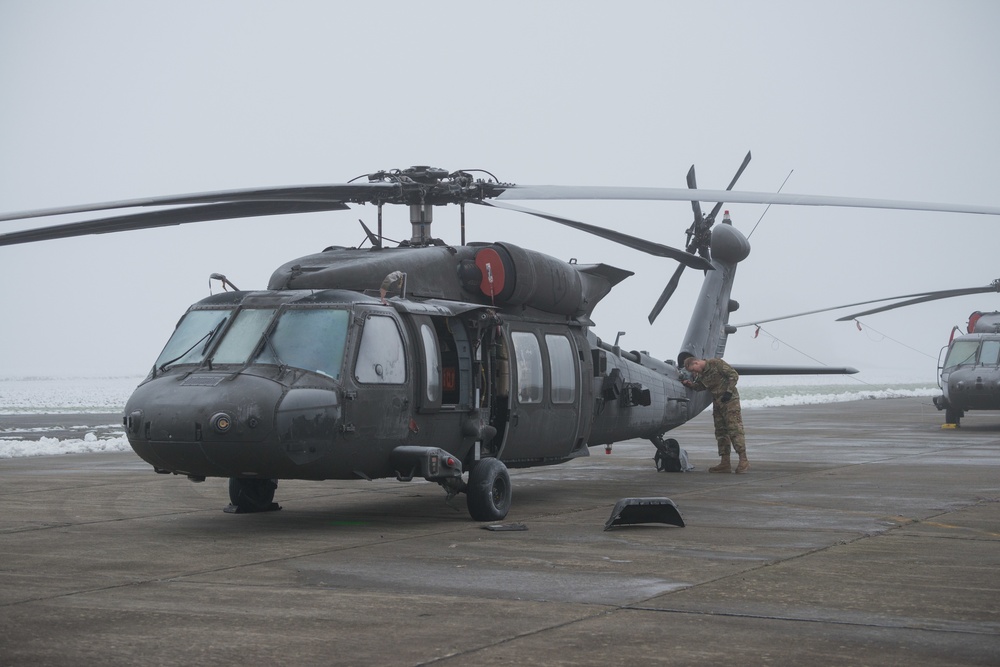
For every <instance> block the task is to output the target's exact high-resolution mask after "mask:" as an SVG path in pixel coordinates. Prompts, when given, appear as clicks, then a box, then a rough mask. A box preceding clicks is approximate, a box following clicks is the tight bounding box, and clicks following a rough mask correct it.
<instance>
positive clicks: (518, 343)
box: [510, 331, 543, 403]
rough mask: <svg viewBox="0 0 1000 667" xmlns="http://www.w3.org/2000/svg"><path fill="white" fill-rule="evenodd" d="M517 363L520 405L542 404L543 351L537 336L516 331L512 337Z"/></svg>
mask: <svg viewBox="0 0 1000 667" xmlns="http://www.w3.org/2000/svg"><path fill="white" fill-rule="evenodd" d="M510 338H511V341H512V342H513V343H514V359H515V361H516V362H517V400H518V402H520V403H541V402H542V382H543V380H542V351H541V349H540V348H539V347H538V339H537V338H535V334H532V333H527V332H524V331H516V332H514V333H512V334H511V335H510Z"/></svg>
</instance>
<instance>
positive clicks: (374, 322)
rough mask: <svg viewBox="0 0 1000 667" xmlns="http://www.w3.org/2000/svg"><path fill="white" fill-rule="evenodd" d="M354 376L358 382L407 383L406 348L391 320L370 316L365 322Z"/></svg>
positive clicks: (397, 328)
mask: <svg viewBox="0 0 1000 667" xmlns="http://www.w3.org/2000/svg"><path fill="white" fill-rule="evenodd" d="M354 376H355V378H356V379H357V381H358V382H367V383H373V384H402V383H404V382H406V348H405V347H404V345H403V337H402V335H401V334H400V333H399V326H398V325H397V324H396V321H395V320H394V319H392V318H391V317H386V316H384V315H369V316H368V317H367V318H366V319H365V327H364V329H363V330H362V332H361V343H360V344H359V345H358V361H357V363H356V364H355V366H354Z"/></svg>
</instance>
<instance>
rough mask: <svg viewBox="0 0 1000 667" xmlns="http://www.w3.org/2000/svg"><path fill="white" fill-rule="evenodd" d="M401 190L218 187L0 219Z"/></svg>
mask: <svg viewBox="0 0 1000 667" xmlns="http://www.w3.org/2000/svg"><path fill="white" fill-rule="evenodd" d="M399 190H400V186H399V184H397V183H339V184H333V185H295V186H281V187H268V188H248V189H242V190H219V191H216V192H198V193H194V194H187V195H168V196H164V197H145V198H141V199H125V200H121V201H111V202H102V203H98V204H83V205H80V206H63V207H59V208H46V209H38V210H35V211H21V212H19V213H5V214H2V215H0V222H3V221H8V220H26V219H28V218H41V217H47V216H53V215H69V214H72V213H90V212H94V211H113V210H116V209H123V208H142V207H149V206H176V205H192V204H221V203H232V202H268V201H274V202H298V203H316V202H327V203H329V202H362V201H373V200H380V199H381V200H388V199H391V198H392V197H393V196H394V195H395V194H397V193H398V192H399ZM322 210H335V209H322ZM264 215H270V214H264ZM230 217H232V216H230Z"/></svg>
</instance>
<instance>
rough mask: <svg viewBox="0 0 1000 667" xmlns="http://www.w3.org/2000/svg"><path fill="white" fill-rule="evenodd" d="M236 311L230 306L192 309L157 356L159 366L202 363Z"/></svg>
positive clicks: (157, 365)
mask: <svg viewBox="0 0 1000 667" xmlns="http://www.w3.org/2000/svg"><path fill="white" fill-rule="evenodd" d="M232 312H233V311H232V310H230V309H228V308H226V309H224V310H189V311H188V312H187V313H185V315H184V317H183V318H182V319H181V321H180V322H178V323H177V328H176V329H174V333H173V335H172V336H171V337H170V340H168V341H167V344H166V346H165V347H164V348H163V352H160V356H159V357H157V359H156V367H157V368H163V367H164V366H174V365H177V364H200V363H201V362H202V360H203V359H204V358H205V354H207V353H208V348H209V347H211V345H212V342H213V341H214V340H215V339H216V338H217V337H218V335H219V332H220V331H221V330H222V327H223V326H224V325H225V323H226V320H227V319H228V318H229V316H230V315H231V314H232Z"/></svg>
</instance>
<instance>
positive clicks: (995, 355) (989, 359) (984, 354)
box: [979, 340, 1000, 366]
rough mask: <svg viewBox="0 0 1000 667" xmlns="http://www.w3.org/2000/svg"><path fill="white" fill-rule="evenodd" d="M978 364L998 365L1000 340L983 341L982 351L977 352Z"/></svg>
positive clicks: (999, 360)
mask: <svg viewBox="0 0 1000 667" xmlns="http://www.w3.org/2000/svg"><path fill="white" fill-rule="evenodd" d="M979 363H980V364H982V365H983V366H996V365H998V364H1000V340H984V341H983V349H982V350H981V351H980V352H979Z"/></svg>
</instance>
